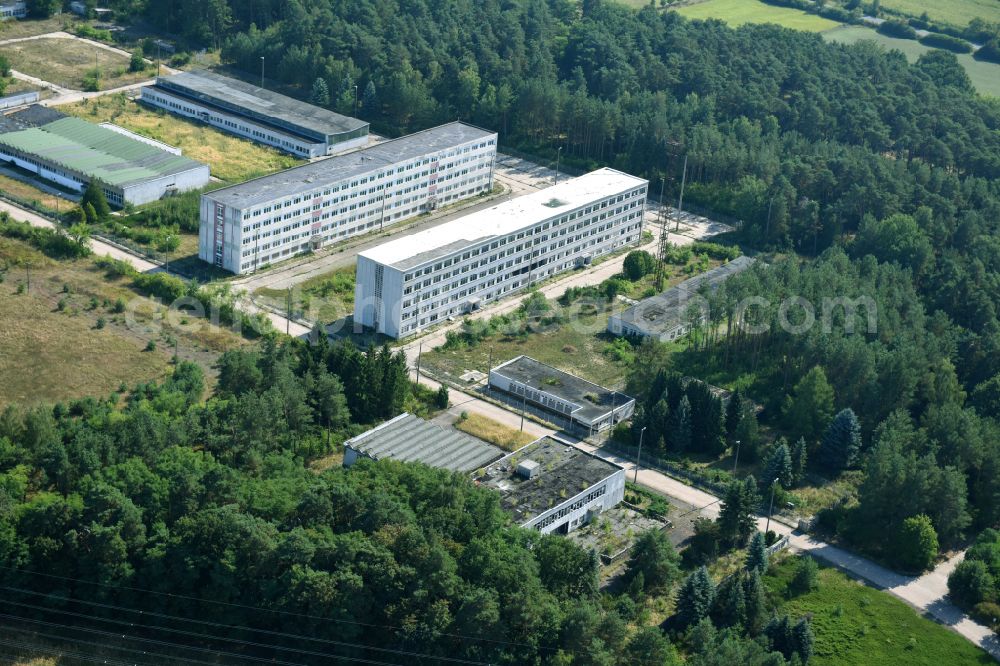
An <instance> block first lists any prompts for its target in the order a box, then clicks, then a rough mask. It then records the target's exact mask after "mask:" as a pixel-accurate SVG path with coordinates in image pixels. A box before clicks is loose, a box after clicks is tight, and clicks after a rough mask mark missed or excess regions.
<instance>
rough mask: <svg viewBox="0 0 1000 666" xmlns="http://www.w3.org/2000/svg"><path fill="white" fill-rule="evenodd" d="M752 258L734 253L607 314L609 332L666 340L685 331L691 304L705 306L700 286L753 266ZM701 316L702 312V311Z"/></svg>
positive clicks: (712, 286) (713, 286) (715, 285)
mask: <svg viewBox="0 0 1000 666" xmlns="http://www.w3.org/2000/svg"><path fill="white" fill-rule="evenodd" d="M754 261H756V260H755V259H751V258H750V257H746V256H743V257H737V258H736V259H733V260H732V261H730V262H729V263H727V264H723V265H721V266H718V267H717V268H713V269H712V270H710V271H705V272H704V273H702V274H701V275H696V276H694V277H693V278H690V279H688V280H685V281H684V282H682V283H680V284H679V285H677V286H676V287H672V288H671V289H668V290H667V291H665V292H663V293H662V294H657V295H656V296H650V297H649V298H645V299H643V300H641V301H639V302H638V303H636V304H635V305H633V306H632V307H629V308H626V309H625V310H623V311H622V312H620V313H618V314H613V315H611V317H609V318H608V333H611V334H612V335H624V336H628V337H632V338H640V339H641V338H652V339H654V340H659V341H660V342H669V341H671V340H676V339H678V338H681V337H684V336H685V335H687V334H688V331H689V329H690V325H691V321H692V320H691V312H690V310H691V307H692V306H696V307H699V308H703V309H704V308H705V307H707V304H706V303H704V301H702V300H700V299H698V298H697V297H698V295H699V294H700V292H701V289H702V287H706V288H707V289H708V290H710V291H714V290H716V289H718V288H719V285H721V284H722V283H723V282H725V281H726V280H728V279H729V278H730V277H732V276H733V275H737V274H739V273H742V272H743V271H745V270H747V269H748V268H750V267H751V266H753V264H754ZM703 318H704V313H703Z"/></svg>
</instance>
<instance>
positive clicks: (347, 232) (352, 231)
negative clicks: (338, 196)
mask: <svg viewBox="0 0 1000 666" xmlns="http://www.w3.org/2000/svg"><path fill="white" fill-rule="evenodd" d="M482 189H483V187H482V186H480V187H476V188H470V189H469V190H466V191H463V192H456V193H454V194H449V195H447V196H445V197H443V198H442V201H443V202H445V203H447V202H449V201H451V200H453V199H455V200H458V199H462V198H464V197H467V196H470V195H472V194H475V193H476V191H478V190H482ZM420 211H421V207H420V206H416V207H414V208H410V209H407V210H404V211H400V212H398V213H395V214H394V215H393V216H392V219H391V220H390V219H389V218H388V217H387V218H386V220H385V221H386V222H389V223H394V222H397V221H399V220H400V219H402V218H406V217H408V216H410V215H414V214H416V213H419V212H420ZM377 224H379V220H374V221H371V222H368V223H367V224H359V225H358V226H356V227H350V228H347V229H344V230H342V231H339V232H337V233H336V234H333V233H331V234H328V235H327V236H324V238H323V241H324V242H327V241H330V240H333V239H335V238H348V237H350V236H355V235H357V234H360V233H363V232H364V231H367V230H369V229H372V228H374V227H375V226H376V225H377ZM331 227H332V225H328V226H325V227H323V230H329V229H330V228H331ZM310 235H311V234H310V233H301V234H297V235H296V236H294V237H290V238H288V239H282V240H281V242H280V243H279V242H278V241H274V242H272V243H266V244H264V245H261V246H259V247H252V248H247V249H244V250H243V253H242V256H243V257H244V258H246V257H248V256H252V255H254V254H255V253H257V259H256V260H255V261H244V262H243V263H242V264H241V270H249V269H250V268H253V267H254V265H255V264H256V265H257V266H260V265H262V264H265V263H267V262H268V261H271V260H277V259H280V258H282V257H286V256H288V255H290V254H293V253H297V252H306V251H308V250H309V249H310V244H309V243H308V242H306V243H302V244H301V245H297V246H294V247H287V248H285V249H283V250H281V251H280V252H274V253H272V254H270V255H264V256H260V254H259V252H260V251H262V250H265V249H270V248H271V247H272V246H277V245H280V244H282V243H286V242H294V241H293V238H294V239H298V238H305V237H307V236H310Z"/></svg>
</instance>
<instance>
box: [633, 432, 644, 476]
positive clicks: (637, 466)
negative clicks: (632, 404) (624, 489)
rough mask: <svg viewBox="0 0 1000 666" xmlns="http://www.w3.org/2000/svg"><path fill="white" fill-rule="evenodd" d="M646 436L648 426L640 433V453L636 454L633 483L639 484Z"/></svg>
mask: <svg viewBox="0 0 1000 666" xmlns="http://www.w3.org/2000/svg"><path fill="white" fill-rule="evenodd" d="M645 434H646V426H642V430H640V431H639V452H638V453H636V454H635V476H634V477H633V478H632V483H639V461H640V460H641V459H642V436H643V435H645Z"/></svg>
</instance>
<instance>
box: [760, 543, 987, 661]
mask: <svg viewBox="0 0 1000 666" xmlns="http://www.w3.org/2000/svg"><path fill="white" fill-rule="evenodd" d="M796 560H797V558H795V557H789V556H786V557H785V559H784V560H782V561H781V562H780V563H778V564H775V565H774V566H772V567H771V570H770V571H769V572H768V574H767V575H766V576H765V578H764V583H765V585H766V587H767V589H768V596H769V598H770V599H771V600H772V601H773V602H774V603H775V604H776V605H777V606H778V607H779V608H778V610H779V612H780V613H788V614H789V615H791V616H792V617H794V618H798V617H802V616H805V615H810V616H811V617H812V620H811V623H812V629H813V633H814V634H815V636H816V642H815V653H814V654H813V657H812V659H810V660H809V663H810V665H811V666H854V665H855V664H865V666H890V665H891V666H895V665H896V664H901V663H905V664H907V666H942V665H943V664H947V665H948V666H971V665H972V664H983V665H985V664H994V666H995V664H996V662H994V661H993V659H992V658H991V657H990V656H989V655H988V654H986V652H984V651H983V650H980V649H979V648H978V647H976V646H975V645H973V644H972V643H969V642H968V641H967V640H965V639H964V638H962V637H961V636H959V635H958V634H956V633H954V632H953V631H951V630H950V629H948V628H947V627H944V626H942V625H939V624H937V623H935V622H933V621H931V620H929V619H927V618H924V617H921V616H920V615H918V614H917V612H916V611H914V610H913V609H912V608H911V607H910V606H907V605H906V604H905V603H903V602H902V601H900V600H898V599H896V598H895V597H892V596H890V595H889V594H887V593H885V592H881V591H879V590H876V589H874V588H871V587H867V586H866V585H864V584H862V583H858V582H855V581H853V580H851V579H850V578H848V577H847V576H845V575H844V574H842V573H840V572H839V571H837V570H835V569H828V568H821V569H820V572H819V588H818V589H816V590H813V591H812V592H809V593H808V594H804V595H801V596H798V597H794V598H791V599H789V598H787V597H786V595H785V590H786V589H787V586H788V581H790V580H791V578H792V576H793V574H794V571H795V562H796Z"/></svg>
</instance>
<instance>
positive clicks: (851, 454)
mask: <svg viewBox="0 0 1000 666" xmlns="http://www.w3.org/2000/svg"><path fill="white" fill-rule="evenodd" d="M860 450H861V424H859V423H858V417H857V416H855V415H854V410H852V409H851V408H850V407H848V408H846V409H842V410H841V411H840V412H839V413H838V414H837V416H836V417H835V418H834V419H833V421H832V422H831V423H830V427H829V428H827V430H826V434H825V435H824V436H823V443H822V445H821V446H820V449H819V461H820V464H822V465H823V466H824V467H826V468H827V469H829V470H831V471H833V472H842V471H843V470H845V469H847V468H848V467H851V466H852V465H854V464H855V462H857V458H858V452H859V451H860Z"/></svg>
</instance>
